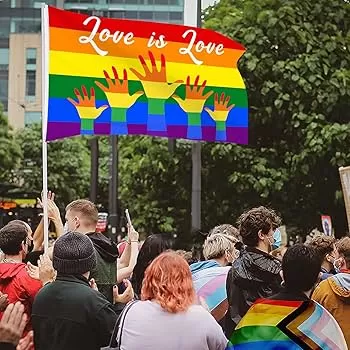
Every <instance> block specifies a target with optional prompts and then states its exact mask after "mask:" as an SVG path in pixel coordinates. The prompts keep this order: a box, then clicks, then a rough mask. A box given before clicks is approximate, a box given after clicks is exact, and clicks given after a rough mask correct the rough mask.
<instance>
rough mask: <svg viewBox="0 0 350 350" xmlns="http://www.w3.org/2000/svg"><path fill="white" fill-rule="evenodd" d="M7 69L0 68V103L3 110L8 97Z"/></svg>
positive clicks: (5, 108) (5, 107)
mask: <svg viewBox="0 0 350 350" xmlns="http://www.w3.org/2000/svg"><path fill="white" fill-rule="evenodd" d="M8 80H9V75H8V70H0V103H1V104H2V105H3V106H4V110H5V111H7V102H8V101H7V99H8Z"/></svg>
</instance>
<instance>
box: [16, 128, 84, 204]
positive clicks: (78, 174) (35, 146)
mask: <svg viewBox="0 0 350 350" xmlns="http://www.w3.org/2000/svg"><path fill="white" fill-rule="evenodd" d="M16 140H17V141H18V143H19V145H20V147H21V150H22V154H23V158H22V161H21V166H20V169H19V171H18V178H20V179H21V181H22V183H23V186H22V188H23V189H24V190H26V191H30V192H32V191H34V192H40V191H41V189H42V153H41V152H42V148H41V125H39V124H34V125H31V126H28V127H26V128H25V129H23V130H20V131H19V132H18V133H17V136H16ZM89 171H90V156H89V150H88V146H87V140H86V138H84V137H74V138H67V139H64V140H61V141H55V142H50V143H49V144H48V187H49V189H51V190H53V191H54V192H56V193H57V196H58V203H59V204H60V205H66V204H68V203H69V202H70V201H72V200H74V199H78V198H87V197H88V193H89V184H90V172H89Z"/></svg>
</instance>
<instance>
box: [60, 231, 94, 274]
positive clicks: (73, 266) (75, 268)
mask: <svg viewBox="0 0 350 350" xmlns="http://www.w3.org/2000/svg"><path fill="white" fill-rule="evenodd" d="M53 267H54V269H55V270H57V272H58V273H64V274H79V275H82V274H83V273H86V272H88V271H91V270H92V269H94V268H95V267H96V253H95V249H94V246H93V244H92V242H91V240H90V238H89V237H88V236H85V235H82V234H81V233H78V232H68V233H66V234H64V235H63V236H61V237H60V238H59V239H58V240H57V241H56V243H55V245H54V247H53Z"/></svg>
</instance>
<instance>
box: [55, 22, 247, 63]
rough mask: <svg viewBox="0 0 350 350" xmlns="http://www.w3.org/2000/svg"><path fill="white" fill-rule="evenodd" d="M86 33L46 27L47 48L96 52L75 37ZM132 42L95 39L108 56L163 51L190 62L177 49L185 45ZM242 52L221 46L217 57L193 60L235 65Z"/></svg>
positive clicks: (199, 55)
mask: <svg viewBox="0 0 350 350" xmlns="http://www.w3.org/2000/svg"><path fill="white" fill-rule="evenodd" d="M89 35H90V33H89V32H84V31H76V30H71V29H62V28H54V27H51V28H50V50H52V51H65V52H76V53H87V54H93V55H98V54H97V53H96V51H95V50H94V48H93V47H92V46H91V44H81V43H80V42H79V37H81V36H87V37H88V36H89ZM134 40H135V43H134V44H132V45H129V46H125V44H124V43H123V42H122V41H121V42H120V43H119V44H115V43H113V41H112V40H109V41H107V42H100V41H98V39H97V38H96V39H95V42H96V44H97V45H98V47H99V48H100V49H101V50H104V51H108V52H109V53H108V56H115V57H124V58H137V57H138V56H139V55H141V56H143V57H145V58H147V57H148V52H149V51H152V52H153V53H155V54H157V55H158V54H159V55H160V54H161V53H164V54H166V58H167V61H169V62H176V63H188V64H192V65H193V61H192V59H191V58H190V56H189V55H181V54H180V53H179V49H180V48H184V47H186V44H180V43H177V42H168V44H167V46H166V47H165V48H163V49H158V48H156V47H155V46H153V47H151V48H149V47H147V43H148V40H146V39H144V38H134ZM243 53H244V51H241V50H233V49H227V48H225V52H224V54H223V55H222V56H217V55H216V54H215V53H212V54H208V53H206V52H200V53H196V54H195V56H196V58H197V59H199V60H201V61H203V65H208V66H219V67H232V68H236V67H237V61H238V60H239V58H240V57H241V56H242V55H243Z"/></svg>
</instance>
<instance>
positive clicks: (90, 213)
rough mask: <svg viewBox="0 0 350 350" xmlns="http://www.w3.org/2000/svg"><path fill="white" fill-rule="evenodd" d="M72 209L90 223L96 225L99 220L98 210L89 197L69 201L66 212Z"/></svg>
mask: <svg viewBox="0 0 350 350" xmlns="http://www.w3.org/2000/svg"><path fill="white" fill-rule="evenodd" d="M68 211H72V212H74V213H76V214H78V215H79V216H80V217H81V219H83V220H85V221H86V222H87V223H88V224H92V225H96V224H97V221H98V210H97V207H96V205H95V204H94V203H92V202H90V201H88V200H87V199H77V200H75V201H73V202H71V203H69V204H68V205H67V207H66V212H68Z"/></svg>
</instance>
